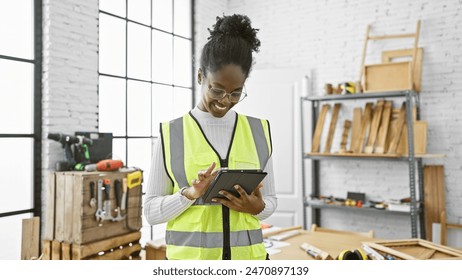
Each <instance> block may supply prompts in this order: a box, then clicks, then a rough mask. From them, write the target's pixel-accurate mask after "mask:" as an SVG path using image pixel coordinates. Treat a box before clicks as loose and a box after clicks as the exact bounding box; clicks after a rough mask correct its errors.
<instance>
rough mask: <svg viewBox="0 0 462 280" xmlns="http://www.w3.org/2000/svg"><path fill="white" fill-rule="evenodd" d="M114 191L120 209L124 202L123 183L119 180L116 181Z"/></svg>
mask: <svg viewBox="0 0 462 280" xmlns="http://www.w3.org/2000/svg"><path fill="white" fill-rule="evenodd" d="M114 191H115V197H116V204H117V207H120V205H121V200H122V182H120V180H119V179H116V180H114Z"/></svg>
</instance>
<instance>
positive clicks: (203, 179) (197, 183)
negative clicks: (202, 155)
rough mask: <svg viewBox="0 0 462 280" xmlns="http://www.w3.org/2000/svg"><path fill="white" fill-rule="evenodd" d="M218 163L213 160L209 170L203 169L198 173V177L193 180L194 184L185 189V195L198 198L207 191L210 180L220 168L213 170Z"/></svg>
mask: <svg viewBox="0 0 462 280" xmlns="http://www.w3.org/2000/svg"><path fill="white" fill-rule="evenodd" d="M216 165H217V164H216V163H215V162H213V163H212V164H211V165H210V166H209V167H208V168H207V170H201V171H199V172H198V173H197V179H193V180H192V182H191V183H192V186H191V187H190V188H187V189H186V190H185V191H184V196H186V197H187V198H188V199H190V200H193V199H198V198H199V197H201V196H202V195H204V193H205V192H206V191H207V189H208V187H209V185H210V182H212V180H213V179H214V178H215V176H216V175H217V172H218V169H217V170H213V169H214V168H215V166H216Z"/></svg>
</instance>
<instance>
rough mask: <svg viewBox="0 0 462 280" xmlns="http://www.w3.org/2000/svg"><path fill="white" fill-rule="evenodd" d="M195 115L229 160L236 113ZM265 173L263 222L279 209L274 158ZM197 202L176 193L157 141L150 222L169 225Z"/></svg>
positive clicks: (148, 201) (148, 209) (196, 111)
mask: <svg viewBox="0 0 462 280" xmlns="http://www.w3.org/2000/svg"><path fill="white" fill-rule="evenodd" d="M191 113H192V115H193V116H194V117H195V118H196V119H197V121H198V122H199V125H200V126H201V128H202V130H203V132H204V134H205V136H206V137H207V139H208V140H209V142H210V144H211V145H212V146H213V147H214V148H215V150H216V151H217V152H218V154H219V155H220V157H221V158H222V159H223V158H226V153H227V152H228V148H229V145H230V143H231V138H232V134H233V129H234V122H235V119H236V112H235V111H232V110H230V111H229V112H228V113H226V115H225V116H223V117H222V118H215V117H214V116H212V115H211V114H210V113H208V112H203V111H201V110H199V109H198V108H197V107H195V108H194V109H193V110H192V111H191ZM264 171H266V172H267V173H268V175H267V176H266V177H265V179H263V188H262V189H261V192H262V195H263V201H264V202H265V208H264V209H263V211H262V212H260V213H259V214H258V215H256V217H257V218H258V219H260V220H264V219H266V218H268V217H269V216H271V214H273V212H274V211H275V210H276V207H277V198H276V192H275V187H274V173H273V162H272V158H270V159H269V160H268V163H267V164H266V167H265V169H264ZM194 202H195V200H189V199H188V198H186V197H184V196H182V195H180V194H179V192H176V193H173V184H172V182H171V181H170V178H169V177H168V175H167V172H166V170H165V168H164V158H163V153H162V144H161V141H160V140H159V141H157V143H156V145H155V148H154V152H153V157H152V163H151V172H150V176H149V178H148V185H147V190H146V198H145V202H144V215H145V218H146V220H147V221H148V223H149V224H151V225H155V224H160V223H165V222H168V221H169V220H171V219H174V218H175V217H177V216H179V215H180V214H181V213H183V212H184V211H185V210H186V209H188V208H189V207H190V206H191V205H192V204H193V203H194Z"/></svg>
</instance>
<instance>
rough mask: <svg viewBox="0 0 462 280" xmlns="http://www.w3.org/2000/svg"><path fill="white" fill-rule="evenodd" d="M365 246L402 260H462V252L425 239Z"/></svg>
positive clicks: (385, 241)
mask: <svg viewBox="0 0 462 280" xmlns="http://www.w3.org/2000/svg"><path fill="white" fill-rule="evenodd" d="M363 244H365V245H367V246H369V247H370V248H372V249H374V250H376V251H378V252H379V253H381V254H388V255H391V256H393V257H395V258H396V259H401V260H437V259H461V258H462V251H459V250H456V249H454V248H451V247H447V246H443V245H439V244H436V243H433V242H430V241H427V240H423V239H418V238H415V239H404V240H384V241H375V242H363Z"/></svg>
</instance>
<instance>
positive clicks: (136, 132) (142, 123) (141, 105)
mask: <svg viewBox="0 0 462 280" xmlns="http://www.w3.org/2000/svg"><path fill="white" fill-rule="evenodd" d="M150 105H151V84H150V83H144V82H136V81H128V136H151V123H150V120H151V113H150V112H151V106H150Z"/></svg>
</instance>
